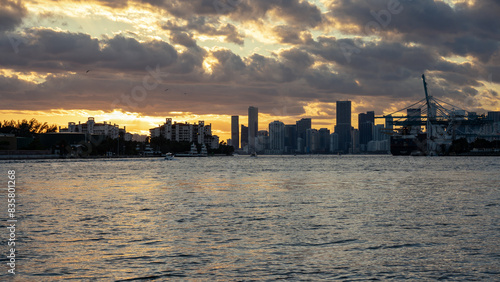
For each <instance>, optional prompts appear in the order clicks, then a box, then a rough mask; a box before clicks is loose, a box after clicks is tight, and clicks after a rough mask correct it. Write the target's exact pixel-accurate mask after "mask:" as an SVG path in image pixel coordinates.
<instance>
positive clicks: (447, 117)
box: [375, 74, 500, 155]
mask: <svg viewBox="0 0 500 282" xmlns="http://www.w3.org/2000/svg"><path fill="white" fill-rule="evenodd" d="M422 81H423V85H424V92H425V98H424V99H422V100H420V101H418V102H416V103H414V104H412V105H410V106H408V107H406V108H404V109H401V110H398V111H396V112H393V113H391V114H389V115H384V116H377V117H375V118H384V119H385V120H386V125H387V127H389V128H391V129H392V130H391V131H390V132H387V134H390V135H391V153H392V154H393V155H410V154H411V155H441V154H444V153H445V152H446V151H447V150H448V149H449V148H450V146H451V145H452V143H453V141H454V140H456V139H458V138H466V139H467V140H468V142H472V141H474V140H475V139H477V138H485V139H492V138H499V136H500V135H499V133H498V132H496V131H495V129H494V127H493V126H492V124H493V121H492V120H489V119H487V118H486V116H484V115H483V116H478V115H477V114H476V113H474V112H468V111H466V110H464V109H461V108H459V107H457V106H454V105H452V104H450V103H447V102H445V101H443V100H440V99H437V98H435V97H433V96H431V95H429V91H428V87H427V82H426V80H425V74H422ZM443 105H444V106H443ZM449 107H451V108H449ZM404 111H406V114H405V115H403V114H402V113H403V112H404ZM422 128H425V130H422Z"/></svg>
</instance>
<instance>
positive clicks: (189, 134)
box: [149, 118, 219, 149]
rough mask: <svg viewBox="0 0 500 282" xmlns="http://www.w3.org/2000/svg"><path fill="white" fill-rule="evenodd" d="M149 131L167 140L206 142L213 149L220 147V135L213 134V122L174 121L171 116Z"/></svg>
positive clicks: (152, 135) (154, 135)
mask: <svg viewBox="0 0 500 282" xmlns="http://www.w3.org/2000/svg"><path fill="white" fill-rule="evenodd" d="M149 132H150V134H151V138H155V137H164V138H165V139H167V140H171V141H177V142H182V141H185V142H197V143H198V144H206V145H208V146H210V148H212V149H216V148H218V147H219V137H218V136H217V135H212V124H209V125H205V122H204V121H198V123H193V124H189V123H187V122H185V123H177V122H174V123H173V122H172V119H171V118H167V119H166V122H165V123H164V124H163V125H161V126H158V127H155V128H151V129H150V130H149Z"/></svg>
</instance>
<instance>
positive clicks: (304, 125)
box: [296, 118, 311, 153]
mask: <svg viewBox="0 0 500 282" xmlns="http://www.w3.org/2000/svg"><path fill="white" fill-rule="evenodd" d="M296 125H297V139H300V142H299V141H297V147H298V148H297V151H299V152H300V153H304V149H305V144H306V132H307V130H308V129H311V119H310V118H303V119H301V120H298V121H297V122H296Z"/></svg>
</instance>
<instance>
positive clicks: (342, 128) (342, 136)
mask: <svg viewBox="0 0 500 282" xmlns="http://www.w3.org/2000/svg"><path fill="white" fill-rule="evenodd" d="M351 128H352V126H351V101H337V125H336V126H335V133H337V134H338V135H339V150H340V151H342V152H343V153H349V149H350V148H351Z"/></svg>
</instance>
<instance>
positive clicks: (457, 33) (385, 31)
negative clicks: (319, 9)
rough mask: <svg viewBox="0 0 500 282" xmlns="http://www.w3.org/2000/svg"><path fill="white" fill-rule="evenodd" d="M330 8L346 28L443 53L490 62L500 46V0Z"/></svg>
mask: <svg viewBox="0 0 500 282" xmlns="http://www.w3.org/2000/svg"><path fill="white" fill-rule="evenodd" d="M388 3H399V5H396V6H391V4H388ZM394 7H397V8H394ZM391 8H392V9H391ZM329 9H330V13H329V15H330V17H331V18H333V19H334V21H335V22H336V24H337V26H338V27H339V28H340V29H341V30H343V31H345V32H349V33H354V34H358V35H364V36H372V35H376V36H380V37H383V38H384V39H386V40H399V41H404V42H414V43H418V44H422V45H425V46H428V47H431V48H435V49H436V50H437V51H438V52H439V54H441V55H443V56H453V55H458V56H468V55H471V56H474V57H476V58H478V59H479V60H481V61H482V62H488V61H489V60H490V59H491V57H492V56H493V55H494V54H495V53H497V52H498V51H499V50H500V44H499V40H500V18H499V17H498V15H499V14H500V2H498V1H496V0H482V1H474V4H468V3H467V2H464V3H458V4H456V5H455V6H454V7H453V6H451V5H450V4H447V3H446V2H443V1H436V0H422V1H383V0H374V1H362V0H352V1H351V0H349V1H347V0H338V1H334V2H332V3H331V4H330V6H329Z"/></svg>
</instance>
